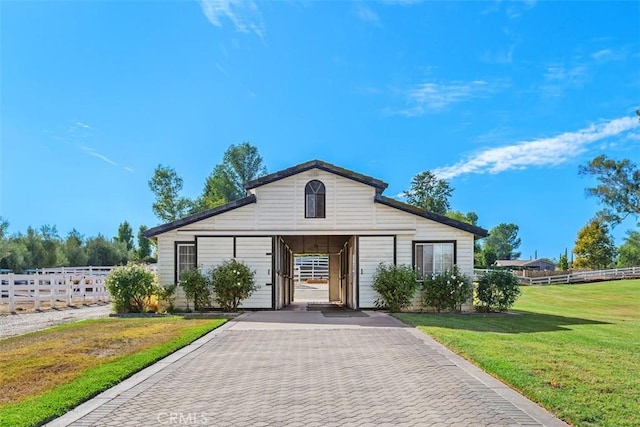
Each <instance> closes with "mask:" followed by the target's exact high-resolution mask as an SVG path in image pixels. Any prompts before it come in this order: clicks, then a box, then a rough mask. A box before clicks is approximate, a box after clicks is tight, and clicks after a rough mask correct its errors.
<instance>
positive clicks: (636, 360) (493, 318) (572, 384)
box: [397, 280, 640, 426]
mask: <svg viewBox="0 0 640 427" xmlns="http://www.w3.org/2000/svg"><path fill="white" fill-rule="evenodd" d="M522 291H523V295H522V296H521V298H520V300H518V302H517V303H516V305H515V306H514V309H513V310H512V311H511V312H510V313H509V314H488V315H484V314H441V315H434V314H398V315H397V317H398V318H400V319H401V320H402V321H404V322H406V323H408V324H411V325H414V326H417V327H418V328H419V329H421V330H422V331H424V332H426V333H428V334H429V335H430V336H432V337H433V338H435V339H436V340H438V341H439V342H441V343H443V344H445V345H446V346H447V347H449V348H451V349H452V350H453V351H455V352H457V353H458V354H460V355H462V356H464V357H465V358H467V359H468V360H470V361H472V362H474V363H475V364H477V365H478V366H480V367H481V368H483V369H484V370H486V371H487V372H489V373H491V374H492V375H494V376H496V377H498V378H500V379H501V380H503V381H504V382H506V383H508V384H510V385H511V386H513V387H514V388H516V389H517V390H519V391H521V392H522V393H523V394H525V395H526V396H527V397H529V398H530V399H532V400H534V401H536V402H538V403H539V404H541V405H542V406H544V407H546V408H547V409H549V410H550V411H551V412H553V413H555V414H556V415H557V416H558V417H560V418H561V419H563V420H565V421H567V422H569V423H571V424H573V425H580V426H596V425H597V426H638V425H640V399H639V396H640V280H623V281H611V282H601V283H595V284H581V285H562V286H544V287H542V286H536V287H523V289H522Z"/></svg>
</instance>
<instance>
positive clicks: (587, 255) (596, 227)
mask: <svg viewBox="0 0 640 427" xmlns="http://www.w3.org/2000/svg"><path fill="white" fill-rule="evenodd" d="M573 253H575V254H576V259H575V261H574V262H573V267H574V268H584V269H601V268H607V267H609V266H610V265H611V264H612V263H613V260H614V258H615V256H616V247H615V245H614V244H613V239H612V238H611V235H610V234H609V227H608V225H607V223H606V222H604V221H603V220H602V219H600V218H594V219H592V220H591V221H589V223H588V224H587V225H585V226H584V227H582V228H581V229H580V231H578V237H577V239H576V245H575V247H574V248H573Z"/></svg>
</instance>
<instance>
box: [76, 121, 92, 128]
mask: <svg viewBox="0 0 640 427" xmlns="http://www.w3.org/2000/svg"><path fill="white" fill-rule="evenodd" d="M75 125H76V126H78V127H81V128H85V129H93V128H92V127H91V126H89V125H88V124H86V123H82V122H75Z"/></svg>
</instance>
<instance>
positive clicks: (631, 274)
mask: <svg viewBox="0 0 640 427" xmlns="http://www.w3.org/2000/svg"><path fill="white" fill-rule="evenodd" d="M487 271H495V270H479V269H475V270H474V271H473V272H474V276H475V278H478V277H480V276H482V275H483V274H484V273H486V272H487ZM517 277H518V280H519V281H520V283H522V284H525V285H552V284H560V283H584V282H595V281H603V280H614V279H638V278H640V267H628V268H612V269H609V270H590V271H576V272H574V273H569V274H562V275H555V276H542V277H522V276H517Z"/></svg>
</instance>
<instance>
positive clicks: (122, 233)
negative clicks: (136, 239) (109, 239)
mask: <svg viewBox="0 0 640 427" xmlns="http://www.w3.org/2000/svg"><path fill="white" fill-rule="evenodd" d="M115 240H117V241H118V242H122V243H124V244H125V245H126V246H127V250H128V251H130V250H133V230H132V229H131V226H130V225H129V223H128V222H127V221H124V222H122V223H121V224H120V226H119V227H118V236H117V237H116V238H115Z"/></svg>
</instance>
